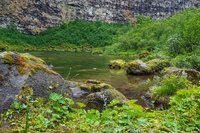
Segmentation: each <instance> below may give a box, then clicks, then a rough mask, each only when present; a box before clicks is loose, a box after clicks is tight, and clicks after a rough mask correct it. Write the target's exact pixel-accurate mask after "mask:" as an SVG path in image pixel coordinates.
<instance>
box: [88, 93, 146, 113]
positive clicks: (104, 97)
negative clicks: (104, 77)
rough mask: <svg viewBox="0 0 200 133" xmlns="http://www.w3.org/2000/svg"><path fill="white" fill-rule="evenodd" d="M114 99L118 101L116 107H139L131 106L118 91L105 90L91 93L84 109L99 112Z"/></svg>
mask: <svg viewBox="0 0 200 133" xmlns="http://www.w3.org/2000/svg"><path fill="white" fill-rule="evenodd" d="M114 99H115V100H117V101H119V103H118V104H117V106H122V105H127V106H129V107H134V106H139V105H135V104H131V103H130V102H129V100H128V99H127V98H126V97H125V96H124V95H123V94H122V93H120V92H119V91H117V90H114V89H107V90H104V91H101V92H96V93H91V94H90V95H88V96H87V103H86V109H98V110H100V111H101V110H103V109H104V108H105V105H107V104H110V102H111V101H112V100H114ZM107 107H108V106H107ZM141 108H142V107H141Z"/></svg>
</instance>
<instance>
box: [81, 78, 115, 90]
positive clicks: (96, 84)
mask: <svg viewBox="0 0 200 133" xmlns="http://www.w3.org/2000/svg"><path fill="white" fill-rule="evenodd" d="M79 87H80V89H81V90H84V91H87V92H89V93H92V92H100V91H102V90H105V89H113V87H112V86H111V85H109V84H106V83H101V82H100V81H97V80H87V81H85V83H84V84H81V85H80V86H79Z"/></svg>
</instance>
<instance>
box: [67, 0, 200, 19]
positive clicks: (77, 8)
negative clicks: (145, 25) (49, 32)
mask: <svg viewBox="0 0 200 133" xmlns="http://www.w3.org/2000/svg"><path fill="white" fill-rule="evenodd" d="M66 4H67V6H66V7H67V9H66V11H67V19H68V20H73V19H76V18H79V19H84V20H93V21H95V20H97V19H98V20H102V21H114V22H126V21H127V20H128V21H131V22H132V23H134V21H135V20H136V16H137V15H138V14H143V15H144V16H150V18H152V19H163V18H164V17H170V16H172V15H173V14H174V13H176V12H178V11H182V10H184V9H186V8H188V7H194V8H198V7H200V1H199V0H68V1H67V3H66Z"/></svg>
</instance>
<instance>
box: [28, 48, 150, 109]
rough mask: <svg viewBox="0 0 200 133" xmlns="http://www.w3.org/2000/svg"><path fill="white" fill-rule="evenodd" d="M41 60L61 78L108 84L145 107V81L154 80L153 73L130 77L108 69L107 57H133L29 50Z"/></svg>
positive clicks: (80, 99)
mask: <svg viewBox="0 0 200 133" xmlns="http://www.w3.org/2000/svg"><path fill="white" fill-rule="evenodd" d="M28 53H30V54H32V55H34V56H36V57H39V58H41V59H43V60H44V61H45V62H46V63H47V64H48V65H53V68H52V69H53V70H54V71H56V72H58V73H59V74H60V75H61V76H62V77H63V78H64V79H67V80H73V81H77V82H85V81H86V80H88V79H96V80H98V81H101V82H104V83H108V84H111V85H112V86H113V87H114V88H116V89H117V90H118V91H120V92H121V93H122V94H124V95H125V96H126V97H127V98H128V99H130V100H131V99H137V100H138V101H137V102H136V103H137V104H139V105H142V106H143V107H146V105H145V102H144V101H143V100H142V99H141V95H143V94H145V92H146V90H147V86H146V84H145V83H146V81H147V80H148V79H153V77H154V75H148V76H133V75H127V74H126V70H113V69H109V68H108V67H107V65H108V64H109V61H110V60H115V59H122V60H125V61H131V60H134V59H135V58H134V57H128V56H111V55H92V54H91V53H81V52H80V53H79V52H28ZM84 100H85V97H81V98H75V101H84Z"/></svg>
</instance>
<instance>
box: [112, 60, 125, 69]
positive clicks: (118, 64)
mask: <svg viewBox="0 0 200 133" xmlns="http://www.w3.org/2000/svg"><path fill="white" fill-rule="evenodd" d="M108 67H109V68H111V69H124V68H127V67H128V64H127V63H126V62H125V61H123V60H110V63H109V64H108Z"/></svg>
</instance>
